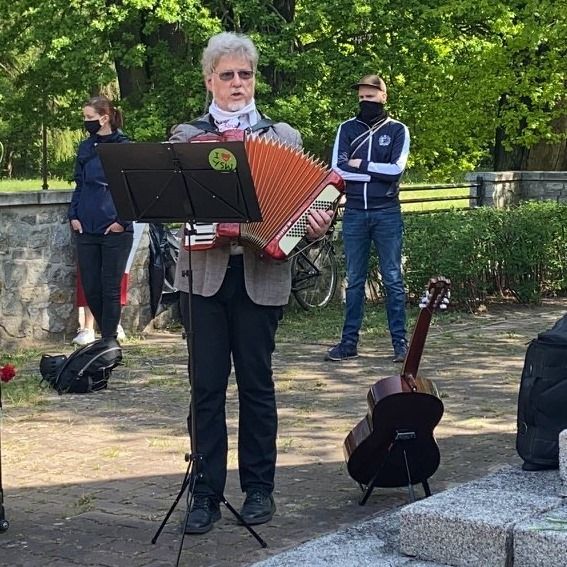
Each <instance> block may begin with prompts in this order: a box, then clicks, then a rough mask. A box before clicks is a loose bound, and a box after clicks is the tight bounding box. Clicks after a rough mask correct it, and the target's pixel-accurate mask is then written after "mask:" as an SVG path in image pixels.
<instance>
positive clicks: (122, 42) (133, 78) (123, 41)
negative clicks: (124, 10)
mask: <svg viewBox="0 0 567 567" xmlns="http://www.w3.org/2000/svg"><path fill="white" fill-rule="evenodd" d="M142 26H143V21H142V15H141V14H138V15H137V17H135V18H131V19H127V20H126V21H124V23H123V24H122V25H121V26H120V27H119V28H118V30H117V31H116V33H115V34H114V36H113V37H112V38H111V42H112V44H113V47H114V49H115V50H116V49H117V47H119V51H121V52H124V51H126V50H128V49H131V48H134V47H135V46H136V45H139V44H140V43H145V41H144V38H143V37H142ZM114 65H115V67H116V75H117V78H118V86H119V88H120V98H121V99H123V100H127V101H128V103H129V104H130V105H131V106H132V108H139V107H140V106H141V104H142V100H143V96H144V93H145V92H146V90H147V89H148V86H149V77H148V71H147V68H146V66H145V65H141V66H138V67H132V66H128V67H126V66H125V65H123V64H122V62H121V59H119V58H118V57H115V58H114Z"/></svg>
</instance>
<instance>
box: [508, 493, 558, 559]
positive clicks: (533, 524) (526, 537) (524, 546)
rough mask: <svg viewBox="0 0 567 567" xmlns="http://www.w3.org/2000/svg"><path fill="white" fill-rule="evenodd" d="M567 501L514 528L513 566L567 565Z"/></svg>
mask: <svg viewBox="0 0 567 567" xmlns="http://www.w3.org/2000/svg"><path fill="white" fill-rule="evenodd" d="M566 564H567V504H564V505H563V506H561V507H560V508H555V509H554V510H552V511H550V512H547V513H545V514H541V515H539V516H537V517H536V518H532V519H530V520H527V521H525V522H520V523H519V524H517V525H516V526H515V527H514V567H565V565H566Z"/></svg>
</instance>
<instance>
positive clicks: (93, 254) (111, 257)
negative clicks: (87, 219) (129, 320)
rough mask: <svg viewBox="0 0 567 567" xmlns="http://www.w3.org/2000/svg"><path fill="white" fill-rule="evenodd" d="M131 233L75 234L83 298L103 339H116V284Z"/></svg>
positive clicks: (131, 236)
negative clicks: (83, 291)
mask: <svg viewBox="0 0 567 567" xmlns="http://www.w3.org/2000/svg"><path fill="white" fill-rule="evenodd" d="M132 240H133V235H132V233H131V232H111V233H109V234H107V235H102V234H85V233H83V234H77V235H76V242H77V257H78V260H79V269H80V271H81V282H82V284H83V289H84V290H85V297H86V299H87V303H88V305H89V308H90V310H91V311H92V313H93V315H94V318H95V321H96V322H97V325H98V328H99V329H100V333H101V335H102V336H103V337H105V338H106V337H116V328H117V327H118V323H119V322H120V312H121V309H122V308H121V306H120V284H121V281H122V274H123V273H124V270H125V269H126V262H127V261H128V255H129V254H130V249H131V248H132Z"/></svg>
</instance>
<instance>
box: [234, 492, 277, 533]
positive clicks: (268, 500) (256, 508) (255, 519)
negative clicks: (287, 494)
mask: <svg viewBox="0 0 567 567" xmlns="http://www.w3.org/2000/svg"><path fill="white" fill-rule="evenodd" d="M275 512H276V503H275V502H274V497H273V496H272V495H271V494H268V493H267V492H264V491H263V490H258V489H256V490H250V491H249V492H247V493H246V500H244V504H243V505H242V508H241V509H240V515H241V516H242V519H243V520H244V521H245V522H246V523H247V524H250V525H251V526H255V525H257V524H265V523H266V522H269V521H270V520H271V519H272V517H273V515H274V514H275Z"/></svg>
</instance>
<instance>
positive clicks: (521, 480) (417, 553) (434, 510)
mask: <svg viewBox="0 0 567 567" xmlns="http://www.w3.org/2000/svg"><path fill="white" fill-rule="evenodd" d="M559 486H560V480H559V474H558V473H557V471H540V472H524V471H522V470H521V469H520V468H519V467H518V468H516V467H507V468H505V469H503V470H502V471H499V472H497V473H494V474H492V475H489V476H487V477H485V478H483V479H480V480H478V481H474V482H471V483H468V484H465V485H463V486H460V487H457V488H454V489H451V490H448V491H446V492H442V493H440V494H436V495H434V496H432V497H430V498H426V499H425V500H421V501H419V502H415V503H413V504H410V505H408V506H406V507H405V508H403V509H402V510H401V512H400V551H401V552H402V553H404V554H406V555H409V556H412V557H417V558H419V559H421V560H425V561H436V562H438V563H445V564H447V565H457V566H460V565H466V566H468V567H481V566H482V567H486V566H487V565H490V566H491V567H510V565H511V558H512V543H513V527H514V525H515V524H516V523H517V522H519V521H522V520H526V519H528V518H530V517H532V516H534V515H537V514H540V513H544V512H548V511H549V510H553V509H554V508H557V507H559V506H560V505H561V502H562V500H561V498H560V497H559V496H557V494H558V489H559Z"/></svg>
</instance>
